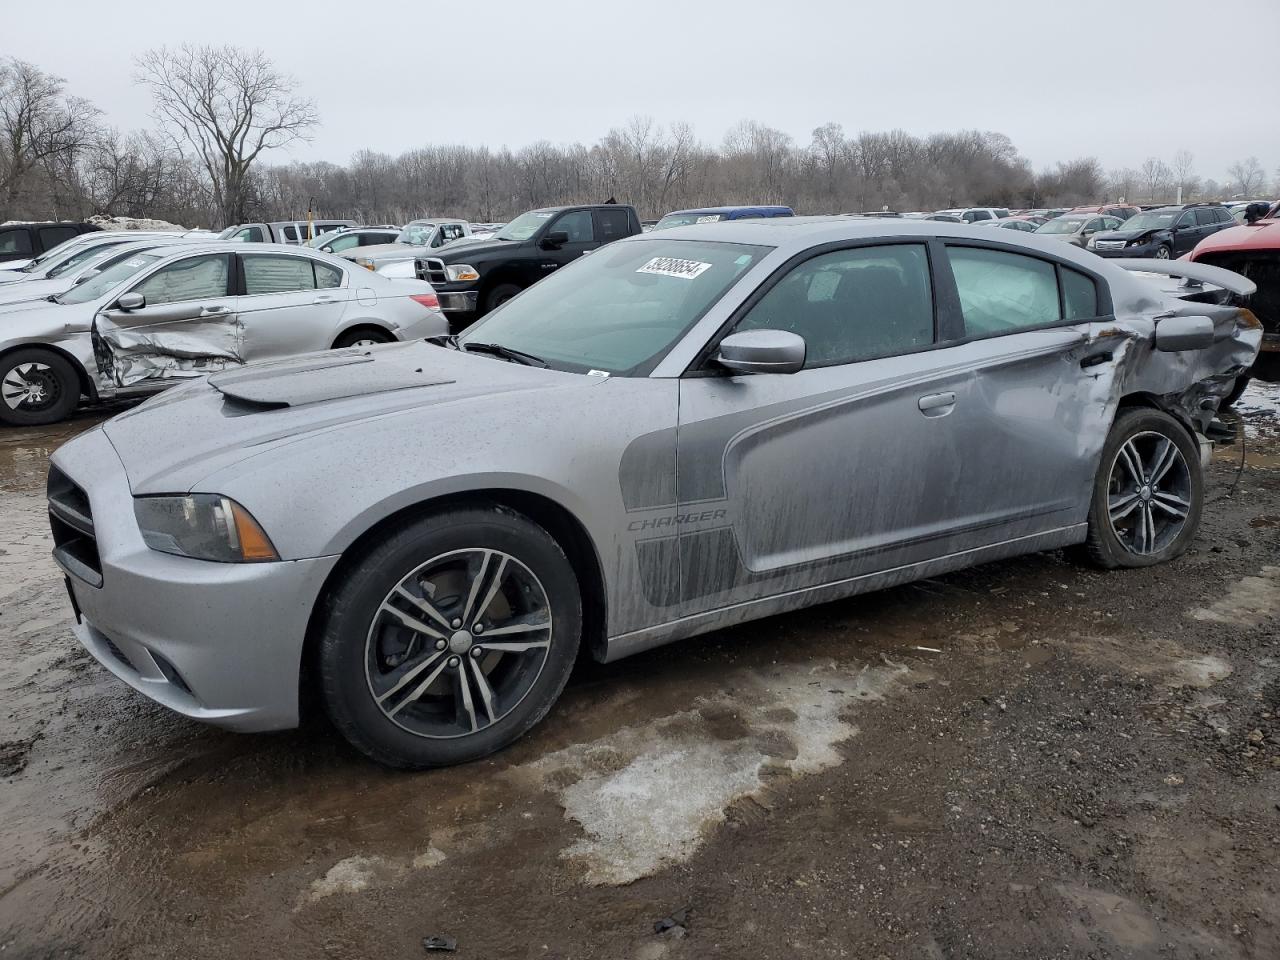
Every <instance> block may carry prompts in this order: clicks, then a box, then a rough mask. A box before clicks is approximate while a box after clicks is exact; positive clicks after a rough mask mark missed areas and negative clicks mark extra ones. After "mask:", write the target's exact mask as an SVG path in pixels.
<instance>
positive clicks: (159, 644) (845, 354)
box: [48, 218, 1261, 768]
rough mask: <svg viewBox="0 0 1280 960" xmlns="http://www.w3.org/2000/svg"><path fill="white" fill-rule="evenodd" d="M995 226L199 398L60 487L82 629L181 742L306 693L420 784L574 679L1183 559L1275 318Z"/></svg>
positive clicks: (629, 285) (231, 378)
mask: <svg viewBox="0 0 1280 960" xmlns="http://www.w3.org/2000/svg"><path fill="white" fill-rule="evenodd" d="M996 233H997V232H980V233H975V232H974V231H973V230H972V228H970V227H968V226H967V225H959V226H952V225H948V224H943V223H937V222H924V221H891V220H849V219H800V218H797V219H785V220H761V221H752V220H748V221H740V222H732V223H718V224H710V225H705V226H692V227H684V228H677V229H674V230H669V231H663V232H661V233H651V234H645V235H642V236H637V237H632V238H629V239H626V240H622V241H620V242H617V243H614V244H611V245H610V246H609V247H607V248H605V249H603V250H600V251H598V252H597V253H595V254H593V255H591V256H590V257H585V258H583V259H582V260H581V261H579V262H576V263H574V264H573V265H572V266H570V267H568V268H566V269H564V270H562V271H559V272H557V273H555V274H553V275H551V276H549V277H547V278H546V279H545V280H543V281H541V282H540V283H538V284H536V285H534V286H533V287H531V288H529V289H528V290H527V291H525V292H524V293H522V294H521V295H520V296H519V297H517V298H515V299H513V300H512V301H510V302H509V303H507V304H506V305H504V306H503V307H502V308H501V309H498V310H495V311H494V312H493V313H491V314H490V315H489V316H488V317H486V318H485V319H484V320H483V321H482V322H480V323H478V324H476V325H475V326H473V327H472V328H471V329H470V330H468V331H467V332H466V333H465V334H464V335H462V336H459V337H454V338H439V339H438V340H437V341H436V342H417V343H404V344H393V345H387V346H381V347H372V348H369V349H360V350H352V351H345V352H339V353H330V354H327V355H313V356H310V357H303V358H296V359H293V360H288V361H284V362H279V363H271V364H263V365H254V366H249V367H245V368H243V369H239V370H229V371H226V372H222V373H217V374H214V375H211V376H210V377H208V378H207V379H202V380H199V381H195V382H192V383H190V384H186V385H183V386H181V387H178V388H176V389H174V390H172V391H170V392H168V393H166V394H165V395H163V396H161V397H157V398H155V399H152V400H150V401H148V402H146V403H144V404H142V405H141V406H139V407H137V408H136V409H134V410H132V411H130V412H127V413H124V414H121V415H120V416H118V417H116V418H115V419H113V420H111V421H109V422H107V423H106V424H104V425H103V426H102V427H100V428H97V429H94V430H92V431H89V432H88V433H85V434H83V435H82V436H80V437H79V438H77V439H75V440H73V441H71V442H70V443H68V444H66V445H65V446H63V447H62V448H61V449H60V450H58V451H57V453H56V454H55V455H54V457H53V459H52V468H51V470H50V475H49V490H48V493H49V513H50V520H51V523H52V527H53V534H54V540H55V543H56V549H55V551H54V555H55V558H56V559H57V562H58V563H59V564H60V565H61V567H62V569H63V571H64V572H65V573H66V577H67V583H68V587H69V590H70V593H71V598H72V602H73V604H74V606H75V612H76V621H77V625H76V627H75V630H76V633H77V635H78V636H79V638H80V640H81V642H82V643H83V644H84V645H85V646H86V647H87V648H88V649H89V650H90V651H91V652H92V653H93V655H94V656H95V657H97V658H98V659H99V660H100V661H101V662H102V663H103V664H105V665H106V667H107V668H108V669H109V670H111V671H112V672H113V673H115V674H116V675H117V676H118V677H120V678H121V679H123V680H124V681H125V682H127V683H129V684H131V685H132V686H133V687H135V688H136V689H137V690H140V691H142V692H143V693H145V694H146V695H148V696H150V697H152V698H154V699H155V700H158V701H160V702H161V703H163V704H165V705H167V706H169V707H171V708H172V709H174V710H176V711H178V712H180V713H182V714H184V715H186V716H189V717H196V718H200V719H204V720H208V721H212V722H214V723H217V724H221V725H223V726H226V727H230V728H232V729H237V730H272V729H279V728H283V727H291V726H294V725H296V724H297V723H298V720H299V702H300V695H301V694H302V693H303V692H304V691H307V690H313V691H316V692H318V693H319V698H320V700H321V701H322V702H323V704H324V705H325V708H326V709H327V711H328V714H329V715H330V716H331V718H332V719H333V721H334V723H335V724H336V726H337V727H338V729H339V730H341V731H342V733H343V734H344V735H345V736H346V737H347V738H348V739H349V740H350V742H351V743H352V744H354V745H355V746H356V747H357V748H358V749H359V750H361V751H363V752H364V753H365V754H366V755H368V756H369V757H371V758H373V759H374V760H377V761H379V762H382V763H385V764H389V765H393V766H399V767H410V768H414V767H426V766H432V765H438V764H449V763H456V762H460V761H466V760H472V759H475V758H477V757H481V756H484V755H485V754H488V753H490V752H492V751H494V750H496V749H498V748H500V747H502V746H503V745H505V744H507V743H510V742H511V741H512V740H514V739H515V738H517V737H519V736H520V735H522V734H523V733H525V732H526V731H527V730H529V729H530V728H531V727H532V726H533V725H534V724H536V723H537V722H538V721H539V719H540V718H542V717H543V716H544V715H545V714H546V713H547V711H548V710H549V709H550V707H551V705H552V704H553V703H554V702H555V700H556V698H557V697H558V696H559V694H560V692H561V690H562V688H563V687H564V685H565V681H566V680H567V678H568V676H569V672H570V669H571V667H572V666H573V663H574V661H575V658H576V657H577V656H578V655H579V652H580V651H582V652H584V653H586V654H589V655H590V656H593V657H595V658H597V659H600V660H605V661H609V660H616V659H617V658H619V657H625V656H627V655H629V654H633V653H636V652H637V651H641V650H645V649H648V648H650V647H653V646H656V645H658V644H662V643H667V642H669V641H673V640H677V639H680V638H683V637H688V636H691V635H694V634H698V633H702V632H705V631H708V630H712V629H715V628H719V627H724V626H727V625H729V624H735V623H741V622H743V621H748V620H752V619H754V618H757V617H763V616H766V615H769V614H776V613H779V612H782V611H787V610H794V609H796V608H799V607H803V606H806V605H809V604H814V603H820V602H823V601H827V600H832V599H835V598H838V597H847V596H850V595H851V594H857V593H860V592H863V591H867V590H872V589H875V588H879V587H884V586H888V585H891V584H898V583H902V582H904V581H908V580H912V579H915V578H919V577H931V576H935V575H937V574H940V573H944V572H946V571H950V570H956V569H959V568H961V567H967V566H970V565H972V564H976V563H981V562H983V561H986V560H992V559H996V558H1001V557H1009V556H1013V555H1016V554H1023V553H1028V552H1031V551H1037V550H1048V549H1053V548H1058V547H1071V548H1074V549H1078V550H1079V551H1080V552H1081V553H1082V554H1083V555H1084V556H1085V557H1086V558H1087V559H1089V560H1091V561H1092V562H1094V563H1096V564H1098V565H1101V566H1103V567H1108V568H1116V567H1139V566H1145V565H1148V564H1153V563H1158V562H1161V561H1164V560H1168V559H1170V558H1173V557H1176V556H1178V555H1179V554H1180V553H1182V552H1183V551H1184V550H1185V549H1186V548H1187V545H1188V544H1189V543H1190V541H1191V539H1192V538H1193V537H1194V536H1195V532H1196V526H1197V524H1198V522H1199V519H1200V511H1201V507H1202V503H1203V498H1204V479H1203V473H1202V463H1203V458H1204V456H1205V453H1206V451H1207V449H1208V441H1206V440H1205V439H1204V431H1205V429H1206V427H1207V425H1208V423H1209V422H1210V420H1211V418H1212V417H1213V415H1214V411H1215V408H1216V406H1217V404H1218V403H1219V400H1220V398H1221V397H1222V396H1223V395H1224V394H1225V393H1226V391H1227V390H1228V389H1229V388H1230V385H1231V383H1232V381H1233V379H1234V378H1235V376H1236V375H1237V374H1238V373H1239V372H1240V370H1241V369H1243V368H1245V367H1247V366H1248V365H1249V363H1250V362H1252V359H1253V357H1254V355H1255V354H1256V352H1257V350H1258V346H1259V342H1260V338H1261V330H1260V328H1259V325H1258V323H1257V321H1256V319H1255V318H1254V317H1253V316H1252V314H1250V313H1249V312H1248V311H1247V310H1244V309H1239V308H1237V307H1235V306H1230V305H1217V304H1211V303H1189V302H1186V301H1182V300H1177V299H1171V298H1168V297H1166V296H1165V295H1164V294H1162V293H1161V292H1160V291H1159V289H1158V287H1157V286H1156V285H1155V284H1152V283H1150V282H1149V281H1147V280H1144V279H1143V278H1141V277H1138V276H1134V275H1132V274H1130V273H1128V272H1126V269H1125V268H1124V267H1123V266H1122V265H1121V264H1122V262H1121V261H1104V260H1101V259H1099V258H1098V257H1095V256H1093V255H1092V254H1089V253H1087V252H1084V251H1080V250H1077V249H1075V248H1073V247H1071V246H1069V245H1067V244H1063V243H1059V242H1056V241H1054V240H1052V239H1050V240H1045V239H1043V238H1039V237H1036V236H1034V235H1030V234H1028V235H1025V236H1024V235H1016V234H1014V233H1013V232H1012V231H1009V232H1006V231H998V233H999V236H997V235H996ZM1151 263H1152V262H1151V261H1140V262H1139V264H1138V266H1140V267H1142V268H1143V269H1147V270H1151V269H1158V270H1160V271H1163V272H1166V273H1174V274H1175V275H1191V274H1193V273H1194V274H1195V275H1196V276H1197V277H1199V278H1200V279H1212V280H1213V282H1214V283H1215V284H1217V285H1218V286H1219V287H1221V288H1222V289H1224V290H1227V291H1230V292H1231V293H1234V294H1239V295H1245V294H1248V293H1249V292H1250V289H1251V287H1252V284H1251V283H1250V282H1249V281H1247V280H1245V279H1244V278H1242V277H1239V276H1237V275H1235V274H1232V273H1228V272H1226V271H1222V270H1213V268H1207V267H1204V266H1200V265H1196V264H1181V263H1172V264H1161V265H1160V266H1159V267H1158V268H1154V267H1152V265H1151ZM1209 270H1213V275H1212V277H1211V278H1210V276H1209V274H1208V273H1207V272H1206V271H1209ZM1179 271H1181V273H1179Z"/></svg>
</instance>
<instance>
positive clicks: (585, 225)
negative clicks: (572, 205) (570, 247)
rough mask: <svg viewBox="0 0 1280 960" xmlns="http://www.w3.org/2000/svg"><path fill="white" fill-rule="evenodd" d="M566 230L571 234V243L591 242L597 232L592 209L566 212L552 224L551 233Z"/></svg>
mask: <svg viewBox="0 0 1280 960" xmlns="http://www.w3.org/2000/svg"><path fill="white" fill-rule="evenodd" d="M558 231H564V232H565V233H567V234H568V235H569V242H570V243H591V242H593V241H594V240H595V238H596V234H595V230H594V228H593V227H592V226H591V211H590V210H575V211H573V213H566V214H564V215H563V216H562V217H560V219H559V220H557V221H556V222H555V223H553V224H552V225H551V231H550V232H551V233H556V232H558Z"/></svg>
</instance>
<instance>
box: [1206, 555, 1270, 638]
mask: <svg viewBox="0 0 1280 960" xmlns="http://www.w3.org/2000/svg"><path fill="white" fill-rule="evenodd" d="M1259 573H1260V576H1257V577H1245V578H1243V579H1242V580H1240V581H1239V582H1238V583H1235V584H1232V586H1231V589H1230V590H1228V591H1227V595H1226V596H1225V597H1222V598H1221V599H1219V600H1216V601H1214V602H1213V603H1212V604H1210V605H1209V606H1207V607H1199V608H1197V609H1195V610H1192V611H1191V617H1192V619H1193V620H1202V621H1206V622H1208V623H1230V624H1236V625H1238V626H1242V627H1252V626H1256V625H1258V624H1260V623H1262V622H1263V621H1264V620H1266V619H1268V618H1270V617H1273V616H1275V614H1276V613H1277V612H1280V567H1274V566H1267V567H1263V568H1262V569H1261V570H1260V571H1259Z"/></svg>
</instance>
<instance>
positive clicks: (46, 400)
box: [0, 360, 62, 413]
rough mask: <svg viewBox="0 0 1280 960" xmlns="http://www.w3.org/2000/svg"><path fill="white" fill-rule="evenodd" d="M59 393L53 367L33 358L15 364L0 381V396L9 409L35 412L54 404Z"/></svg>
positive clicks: (60, 389) (59, 386) (60, 388)
mask: <svg viewBox="0 0 1280 960" xmlns="http://www.w3.org/2000/svg"><path fill="white" fill-rule="evenodd" d="M61 395H62V385H61V384H60V383H59V382H58V378H57V376H56V375H55V374H54V371H53V368H52V367H50V366H49V365H48V364H44V363H39V362H37V361H34V360H33V361H31V362H29V363H19V364H15V365H14V366H13V367H12V368H10V370H9V372H8V373H6V374H5V375H4V380H3V382H0V398H2V399H3V400H4V404H5V406H7V407H8V408H9V409H10V410H22V411H24V412H26V413H37V412H39V411H42V410H47V409H49V408H50V407H52V406H54V405H55V404H56V403H57V402H58V399H59V397H61Z"/></svg>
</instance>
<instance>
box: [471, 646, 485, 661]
mask: <svg viewBox="0 0 1280 960" xmlns="http://www.w3.org/2000/svg"><path fill="white" fill-rule="evenodd" d="M483 654H484V651H483V650H482V649H480V648H479V647H472V648H471V655H472V656H473V657H475V658H476V659H477V660H478V659H480V657H481V656H482V655H483Z"/></svg>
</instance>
